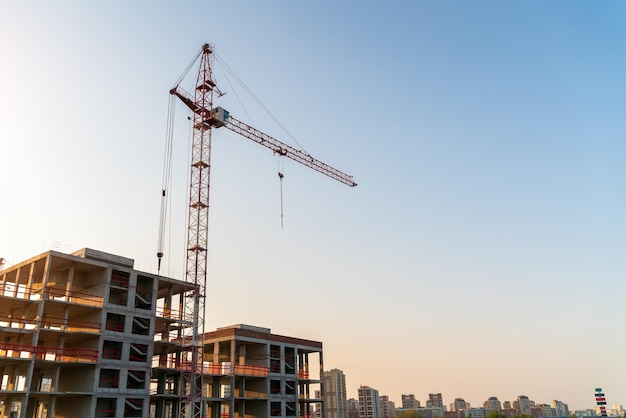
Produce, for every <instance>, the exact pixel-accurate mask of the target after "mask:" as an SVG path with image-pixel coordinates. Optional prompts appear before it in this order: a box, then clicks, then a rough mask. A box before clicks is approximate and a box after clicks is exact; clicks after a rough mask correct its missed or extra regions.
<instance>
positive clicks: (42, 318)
mask: <svg viewBox="0 0 626 418" xmlns="http://www.w3.org/2000/svg"><path fill="white" fill-rule="evenodd" d="M133 266H134V261H133V260H132V259H129V258H125V257H120V256H117V255H113V254H108V253H104V252H100V251H95V250H92V249H83V250H80V251H77V252H75V253H72V254H63V253H60V252H56V251H49V252H46V253H44V254H41V255H39V256H36V257H33V258H31V259H29V260H26V261H24V262H22V263H20V264H17V265H15V266H12V267H9V268H7V269H5V270H2V271H0V417H1V418H52V417H63V418H91V417H116V418H135V417H137V418H148V417H155V418H175V417H178V416H179V412H180V409H181V407H180V406H181V405H180V402H181V399H184V396H185V394H186V392H185V387H184V386H185V385H184V379H183V374H184V373H188V371H189V368H190V367H191V366H192V365H191V364H190V363H189V362H187V361H186V360H185V359H184V357H183V356H182V352H183V344H184V343H185V342H184V341H183V340H184V336H185V335H187V334H184V333H183V331H186V330H188V329H189V328H190V327H192V326H193V323H192V321H191V320H190V319H189V318H187V317H186V316H185V315H184V314H183V313H182V312H181V311H179V310H177V308H178V307H179V306H183V305H184V303H183V302H184V298H185V295H186V294H187V293H188V292H189V291H190V290H191V291H193V286H192V285H190V284H188V283H185V282H183V281H180V280H175V279H171V278H167V277H162V276H157V275H153V274H150V273H145V272H141V271H137V270H134V268H133ZM204 341H205V343H204V358H202V359H199V361H198V363H197V366H198V367H201V368H202V374H203V376H204V378H203V386H202V393H203V399H202V401H203V403H204V404H205V405H206V408H207V414H209V415H207V416H211V417H213V418H234V417H236V418H244V417H252V416H254V417H262V418H264V417H271V416H280V417H285V416H293V417H297V416H301V417H309V416H311V415H312V412H313V410H314V409H315V407H316V406H320V405H322V406H323V400H322V399H321V398H319V397H315V395H312V394H313V393H314V392H315V390H316V389H318V391H321V392H323V382H322V380H321V376H320V375H321V371H322V370H321V364H322V343H321V342H316V341H310V340H303V339H300V338H293V337H286V336H280V335H275V334H272V333H271V332H270V330H269V329H267V328H260V327H252V326H249V325H235V326H231V327H225V328H219V329H218V330H217V331H214V332H209V333H206V334H205V335H204ZM322 409H323V408H322ZM322 418H324V417H322Z"/></svg>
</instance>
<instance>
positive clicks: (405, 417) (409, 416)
mask: <svg viewBox="0 0 626 418" xmlns="http://www.w3.org/2000/svg"><path fill="white" fill-rule="evenodd" d="M396 417H397V418H423V417H422V413H421V412H417V411H416V410H415V409H409V410H408V411H404V412H402V413H401V414H396Z"/></svg>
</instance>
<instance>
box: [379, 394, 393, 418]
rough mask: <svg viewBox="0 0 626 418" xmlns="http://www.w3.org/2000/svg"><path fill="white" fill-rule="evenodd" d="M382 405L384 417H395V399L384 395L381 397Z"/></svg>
mask: <svg viewBox="0 0 626 418" xmlns="http://www.w3.org/2000/svg"><path fill="white" fill-rule="evenodd" d="M380 402H381V405H382V411H383V418H393V417H394V415H395V413H396V405H395V403H394V402H393V401H390V400H389V396H387V395H382V396H381V397H380Z"/></svg>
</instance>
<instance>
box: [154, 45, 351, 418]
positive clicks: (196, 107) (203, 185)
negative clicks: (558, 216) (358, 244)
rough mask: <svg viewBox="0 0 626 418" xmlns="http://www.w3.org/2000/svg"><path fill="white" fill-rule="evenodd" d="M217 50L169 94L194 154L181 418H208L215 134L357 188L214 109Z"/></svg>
mask: <svg viewBox="0 0 626 418" xmlns="http://www.w3.org/2000/svg"><path fill="white" fill-rule="evenodd" d="M198 59H200V64H199V66H198V73H197V77H196V81H195V87H194V92H193V95H192V94H189V93H188V92H186V91H185V90H183V89H182V88H181V87H180V83H181V81H182V80H183V78H184V77H185V75H186V73H187V72H188V71H189V69H190V68H191V67H192V66H193V64H194V63H195V62H196V61H197V60H198ZM213 63H214V48H213V46H212V45H210V44H204V45H203V46H202V48H201V50H200V51H199V52H198V54H197V55H196V57H195V58H194V59H193V60H192V62H191V64H190V65H189V66H188V67H187V70H186V71H185V73H184V74H183V75H182V76H181V77H180V78H179V80H178V82H177V83H176V85H175V86H174V87H173V88H172V89H171V90H170V94H171V97H176V98H178V99H180V101H181V102H182V103H183V104H185V105H186V106H187V107H188V108H189V109H190V110H191V112H192V114H193V117H192V124H193V133H192V136H193V138H192V149H191V161H190V166H191V174H190V175H191V177H190V186H189V202H188V223H187V249H186V264H185V281H186V283H187V284H188V286H189V288H188V291H187V293H186V294H185V295H184V300H183V301H182V302H181V305H183V306H182V308H183V312H184V318H187V321H186V324H187V325H186V326H183V327H181V330H180V331H179V333H180V336H179V337H180V341H182V349H181V353H180V359H179V361H180V364H181V370H182V371H181V384H180V388H179V395H180V410H179V414H178V415H179V417H185V418H199V417H203V418H204V417H205V415H206V410H207V407H206V400H205V398H204V395H203V387H204V374H205V373H204V367H203V365H204V363H203V359H204V353H203V349H204V343H203V336H204V325H205V318H204V316H205V289H206V281H207V249H208V219H209V187H210V182H209V179H210V171H211V163H210V161H211V140H212V132H213V128H222V127H225V128H227V129H229V130H231V131H233V132H236V133H238V134H240V135H242V136H244V137H246V138H248V139H250V140H252V141H254V142H256V143H258V144H260V145H263V146H265V147H266V148H269V149H270V150H272V151H273V152H274V153H276V154H278V155H280V156H285V157H288V158H290V159H292V160H294V161H296V162H298V163H300V164H302V165H304V166H306V167H309V168H312V169H313V170H316V171H318V172H320V173H322V174H324V175H326V176H328V177H330V178H333V179H335V180H337V181H339V182H341V183H344V184H346V185H348V186H350V187H354V186H356V183H355V182H354V180H353V179H352V176H349V175H347V174H345V173H343V172H341V171H339V170H337V169H335V168H333V167H331V166H329V165H327V164H325V163H323V162H321V161H319V160H317V159H315V158H313V157H311V156H310V155H309V154H308V153H306V152H304V151H301V150H298V149H296V148H294V147H291V146H289V145H287V144H285V143H283V142H281V141H279V140H277V139H275V138H273V137H271V136H269V135H267V134H265V133H263V132H261V131H259V130H257V129H255V128H253V127H252V126H250V125H247V124H245V123H244V122H241V121H239V120H237V119H235V118H233V117H232V116H231V115H230V114H229V112H228V111H227V110H225V109H224V108H222V107H219V106H216V107H214V105H213V100H214V98H215V97H214V96H215V94H216V93H217V95H218V97H219V96H221V95H222V93H221V91H220V90H219V89H218V87H217V84H216V82H215V79H214V75H213ZM171 132H172V130H171V128H170V127H168V135H169V136H170V137H169V139H168V141H170V143H171V135H172V133H171ZM166 188H167V181H166V182H164V186H163V189H162V204H161V225H160V230H159V248H158V252H157V257H158V266H159V267H158V268H159V272H160V267H161V259H162V257H163V241H164V228H165V226H164V224H165V216H164V211H165V210H166V209H165V208H166V207H167V203H165V202H166V199H167V192H166Z"/></svg>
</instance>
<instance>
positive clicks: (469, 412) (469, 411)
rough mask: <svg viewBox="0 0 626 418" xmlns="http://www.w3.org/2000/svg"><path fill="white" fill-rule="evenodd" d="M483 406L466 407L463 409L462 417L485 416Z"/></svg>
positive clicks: (484, 417)
mask: <svg viewBox="0 0 626 418" xmlns="http://www.w3.org/2000/svg"><path fill="white" fill-rule="evenodd" d="M486 417H487V411H486V410H485V408H466V409H464V410H463V418H486Z"/></svg>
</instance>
